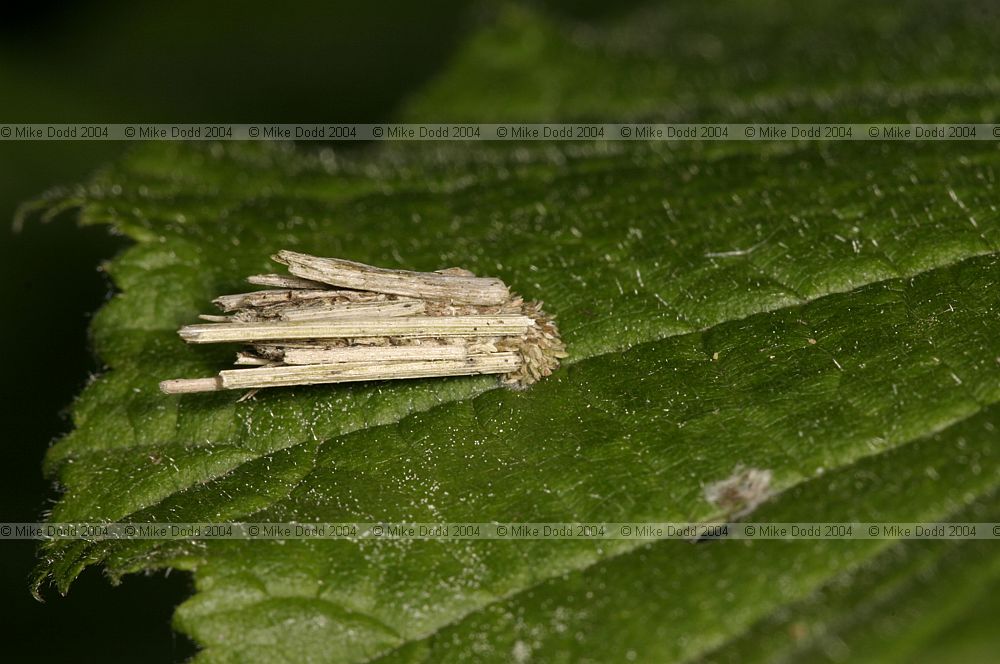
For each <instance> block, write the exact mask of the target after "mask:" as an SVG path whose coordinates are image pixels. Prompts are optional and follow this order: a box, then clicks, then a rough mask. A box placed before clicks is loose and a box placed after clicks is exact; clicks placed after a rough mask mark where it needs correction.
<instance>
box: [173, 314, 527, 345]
mask: <svg viewBox="0 0 1000 664" xmlns="http://www.w3.org/2000/svg"><path fill="white" fill-rule="evenodd" d="M532 325H534V320H532V319H531V318H528V317H527V316H450V317H449V316H406V317H402V318H381V317H379V318H351V319H347V320H331V321H276V322H273V323H270V322H269V323H208V324H205V325H186V326H184V327H182V328H181V329H180V335H181V338H182V339H184V340H185V341H187V342H188V343H193V344H211V343H224V342H243V343H249V342H253V341H274V340H280V339H328V338H342V339H347V338H354V337H381V336H390V337H475V336H516V335H520V334H525V333H527V331H528V328H529V327H531V326H532Z"/></svg>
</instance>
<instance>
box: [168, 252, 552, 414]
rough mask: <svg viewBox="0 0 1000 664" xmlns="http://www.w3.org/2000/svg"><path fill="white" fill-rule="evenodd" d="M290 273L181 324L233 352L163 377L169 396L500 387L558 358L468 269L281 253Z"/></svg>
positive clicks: (534, 309)
mask: <svg viewBox="0 0 1000 664" xmlns="http://www.w3.org/2000/svg"><path fill="white" fill-rule="evenodd" d="M274 258H275V260H277V261H278V262H281V263H284V264H285V265H287V266H288V267H289V270H290V272H291V273H292V274H291V275H278V274H262V275H254V276H251V277H249V278H248V281H249V282H250V283H252V284H255V285H260V286H266V287H267V289H266V290H259V291H254V292H250V293H237V294H235V295H223V296H221V297H219V298H216V299H215V300H214V302H215V304H216V305H217V306H218V307H219V308H220V309H222V311H223V312H224V315H202V316H201V318H202V319H203V320H205V321H208V323H207V324H199V325H188V326H185V327H182V328H181V329H180V331H179V332H180V336H181V337H182V338H183V339H184V340H185V341H187V342H189V343H198V344H203V343H242V344H244V349H243V350H241V351H240V352H239V353H238V354H237V357H236V366H238V367H249V368H240V369H234V370H226V371H222V372H220V373H219V375H218V376H214V377H211V378H194V379H180V380H168V381H164V382H162V383H161V384H160V388H161V389H162V390H163V391H164V392H166V393H168V394H188V393H194V392H212V391H216V390H222V389H247V390H249V392H247V393H246V395H244V396H245V397H248V396H250V395H253V394H255V393H256V392H257V390H259V389H261V388H265V387H278V386H287V385H308V384H315V383H341V382H354V381H365V380H396V379H408V378H429V377H436V376H459V375H470V374H502V376H501V380H502V381H503V383H504V384H506V385H509V386H511V387H518V388H520V387H525V386H527V385H530V384H531V383H533V382H535V381H537V380H539V379H541V378H543V377H545V376H548V375H549V374H551V373H552V372H553V371H554V370H555V369H556V368H557V367H558V366H559V360H560V359H561V358H564V357H566V351H565V347H564V346H563V343H562V341H561V340H560V338H559V332H558V330H557V329H556V326H555V323H554V322H553V320H552V318H551V317H550V316H548V315H547V314H546V313H545V312H544V311H542V309H541V303H540V302H525V301H524V300H522V299H521V298H520V297H519V296H518V295H516V294H512V293H510V291H509V290H508V289H507V286H506V285H505V284H504V283H503V282H502V281H500V280H499V279H493V278H482V277H476V276H475V275H473V274H472V273H471V272H469V271H468V270H464V269H461V268H447V269H444V270H439V271H437V272H406V271H402V270H386V269H382V268H376V267H371V266H368V265H362V264H360V263H354V262H352V261H345V260H340V259H335V258H320V257H316V256H308V255H306V254H300V253H297V252H291V251H282V252H279V254H278V255H277V256H275V257H274Z"/></svg>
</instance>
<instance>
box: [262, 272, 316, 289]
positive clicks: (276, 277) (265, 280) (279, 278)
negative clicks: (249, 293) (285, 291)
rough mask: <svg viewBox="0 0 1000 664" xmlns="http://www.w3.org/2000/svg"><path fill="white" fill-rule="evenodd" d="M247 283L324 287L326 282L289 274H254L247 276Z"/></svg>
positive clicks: (278, 286)
mask: <svg viewBox="0 0 1000 664" xmlns="http://www.w3.org/2000/svg"><path fill="white" fill-rule="evenodd" d="M247 283H250V284H253V285H254V286H269V287H270V288H309V289H317V288H326V284H322V283H320V282H318V281H310V280H309V279H303V278H302V277H295V276H292V275H290V274H254V275H251V276H249V277H247Z"/></svg>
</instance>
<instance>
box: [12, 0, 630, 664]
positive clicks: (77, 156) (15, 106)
mask: <svg viewBox="0 0 1000 664" xmlns="http://www.w3.org/2000/svg"><path fill="white" fill-rule="evenodd" d="M545 4H546V7H547V8H548V9H549V10H552V11H556V12H565V13H569V14H572V15H574V16H575V17H577V18H588V17H591V16H597V15H600V14H604V13H607V12H608V11H618V10H620V9H622V7H623V4H618V5H614V6H609V5H610V4H611V3H599V2H593V1H587V2H569V1H568V0H558V1H551V2H547V3H545ZM624 4H627V5H631V4H636V3H632V2H629V3H624ZM487 14H488V10H486V9H484V8H483V7H481V6H480V7H473V8H471V9H470V8H469V7H468V6H467V5H466V4H465V3H460V2H457V1H445V2H441V1H433V2H423V3H407V2H391V3H377V4H376V3H320V2H303V3H296V4H295V5H294V6H293V5H288V4H277V5H276V4H274V3H267V2H262V1H260V0H250V1H248V2H243V3H240V4H239V5H228V4H226V5H213V4H211V3H207V4H206V3H196V2H192V1H190V0H180V1H178V2H173V3H168V4H163V5H157V4H150V3H142V4H140V3H129V2H124V0H103V1H94V0H92V1H89V2H88V1H83V2H74V3H70V2H65V1H63V2H48V3H19V4H17V5H14V6H12V7H9V8H5V12H4V17H3V20H2V21H0V99H2V100H3V102H2V104H0V122H4V123H28V122H37V123H41V122H211V121H225V122H383V121H387V120H390V119H392V118H393V114H394V111H395V109H396V108H397V107H398V106H399V105H400V104H401V103H402V102H403V100H405V99H406V97H407V96H408V95H409V94H410V93H411V92H412V91H414V90H416V89H418V88H419V87H420V86H421V85H422V84H424V83H425V82H426V81H427V80H428V79H430V78H431V77H433V76H434V75H435V72H437V71H439V70H440V69H441V68H442V67H444V66H445V65H446V64H447V62H448V58H449V56H450V55H451V53H452V52H453V51H454V49H455V47H456V46H457V45H458V44H459V43H460V41H461V39H462V37H463V35H464V34H465V33H466V32H467V31H468V30H469V29H470V28H471V27H472V26H473V25H475V24H476V22H479V21H483V20H488V16H487ZM442 120H444V118H442ZM340 147H341V149H364V146H358V145H345V146H340ZM126 149H128V144H126V143H113V142H106V143H98V142H93V143H91V142H30V143H28V142H26V143H16V142H0V221H2V223H0V271H2V283H3V284H4V289H5V292H6V300H7V301H6V303H5V307H4V316H3V320H4V323H5V324H4V325H3V326H2V327H0V329H2V331H0V343H2V347H3V348H4V349H6V350H7V356H8V357H7V358H6V362H7V371H6V372H5V374H6V380H4V381H2V388H0V389H2V390H3V393H2V395H0V396H2V403H3V404H4V406H5V408H4V410H3V412H4V413H5V415H6V417H5V422H4V423H3V426H4V430H5V432H6V435H5V436H4V440H5V444H4V445H3V446H2V447H0V463H2V467H3V469H4V471H5V476H4V481H3V482H2V483H0V521H19V522H31V521H36V520H38V519H39V517H40V516H41V515H42V514H43V512H44V511H45V510H46V508H47V507H48V505H50V504H51V501H52V499H53V498H54V497H55V495H56V490H55V487H53V486H52V485H51V483H50V482H49V481H47V480H45V479H44V478H43V477H42V473H41V463H42V458H43V456H44V454H45V450H46V449H47V447H48V445H49V444H50V443H51V442H52V441H53V440H54V439H56V438H58V437H59V436H60V435H62V434H64V433H66V432H67V431H68V430H69V428H70V426H71V423H70V422H69V420H68V418H67V416H66V407H67V406H68V405H69V403H70V402H71V400H72V398H73V396H74V395H75V394H76V393H78V392H79V390H80V389H81V387H82V386H83V385H84V383H85V382H86V381H87V379H88V376H89V375H91V374H92V373H94V372H97V371H99V370H100V367H99V366H98V364H97V362H96V360H95V358H94V357H93V356H92V354H91V353H90V349H89V346H88V341H87V326H88V324H89V317H90V315H91V314H92V313H93V312H94V311H95V310H96V309H97V308H98V307H99V306H100V305H101V303H102V302H103V301H104V300H105V299H106V298H107V297H108V296H109V295H110V292H111V284H110V283H109V282H108V281H107V280H106V279H105V278H104V277H103V275H102V274H101V273H100V271H99V270H98V266H99V265H100V263H101V262H102V261H103V260H105V259H107V258H110V257H111V256H113V255H114V254H115V253H116V252H117V251H119V250H120V249H121V248H123V247H124V246H125V240H122V239H120V238H115V237H112V236H110V235H109V233H108V232H107V230H106V229H104V228H86V229H81V228H78V227H76V226H75V224H74V223H72V222H73V218H72V213H68V214H65V215H63V217H62V218H59V219H57V220H56V221H54V222H52V223H48V224H42V223H40V222H38V221H37V220H36V221H32V222H31V223H28V224H27V225H26V226H25V228H24V229H23V230H21V231H20V232H14V230H13V225H12V220H13V216H14V213H15V210H16V209H17V207H18V205H19V204H20V203H22V202H24V201H27V200H30V199H32V198H34V197H36V196H38V195H39V194H41V193H42V192H43V191H45V190H47V189H49V188H51V187H54V186H60V185H72V184H75V183H79V182H82V181H85V180H86V179H87V177H88V176H89V174H91V173H92V172H93V171H95V170H96V169H98V168H100V167H101V166H102V165H103V164H105V163H107V162H109V161H111V160H113V159H114V158H115V157H116V155H118V154H120V153H121V151H123V150H126ZM34 561H35V545H34V543H32V542H8V543H4V544H3V546H2V547H0V599H2V601H0V624H2V625H3V626H4V628H5V631H6V633H7V634H9V635H11V636H12V637H15V638H16V639H18V641H19V642H21V643H23V644H26V645H28V646H31V647H32V650H33V652H34V656H33V659H51V660H58V661H64V660H66V659H67V658H70V657H73V658H74V659H75V660H77V661H85V660H87V659H91V658H94V655H93V653H94V652H95V650H94V648H93V645H94V641H95V638H96V639H99V640H100V644H101V650H100V652H101V656H100V660H101V661H134V660H135V659H137V658H138V657H141V658H142V659H143V660H145V661H150V662H156V661H163V662H172V661H181V660H184V659H186V658H187V657H189V656H190V655H191V654H193V653H194V647H193V646H192V644H190V643H189V642H187V641H186V640H185V639H184V638H183V637H181V636H178V635H175V634H174V633H173V632H172V630H171V629H170V616H171V614H172V611H173V607H174V606H175V605H176V604H178V603H179V602H180V601H181V600H183V599H184V598H185V597H186V596H187V595H188V594H189V592H190V588H189V584H190V579H189V578H188V577H187V576H186V575H183V574H174V575H172V576H166V575H163V574H154V575H151V576H148V577H133V578H130V579H129V580H128V582H127V583H125V584H123V585H122V586H119V587H117V588H116V587H112V586H111V585H110V583H109V582H108V580H107V579H105V578H104V577H103V576H102V575H101V572H100V571H99V570H96V569H93V568H91V569H89V570H88V571H87V572H85V573H84V574H83V575H82V576H81V578H80V579H79V580H78V581H77V582H76V583H75V585H74V587H73V589H72V590H71V591H70V593H69V595H68V596H66V597H60V596H59V595H58V594H57V593H55V592H54V591H52V590H49V591H48V593H47V595H46V598H45V599H46V601H45V602H44V603H40V602H37V601H36V600H34V599H33V598H32V597H31V596H30V594H29V593H28V580H29V576H30V573H31V570H32V568H33V566H34ZM109 634H110V635H111V638H107V635H109ZM95 635H99V636H95ZM81 648H85V650H82V651H81ZM82 653H85V654H82ZM25 654H27V651H25Z"/></svg>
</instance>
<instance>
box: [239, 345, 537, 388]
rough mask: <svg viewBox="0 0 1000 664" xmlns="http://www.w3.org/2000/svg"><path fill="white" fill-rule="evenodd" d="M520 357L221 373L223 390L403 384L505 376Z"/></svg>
mask: <svg viewBox="0 0 1000 664" xmlns="http://www.w3.org/2000/svg"><path fill="white" fill-rule="evenodd" d="M518 362H519V358H518V356H517V353H489V354H486V355H473V356H470V357H468V358H466V359H464V360H415V361H410V362H394V363H390V364H386V363H383V362H349V363H343V364H310V365H304V366H284V367H261V368H259V369H234V370H228V371H220V372H219V380H220V381H221V385H222V389H226V390H242V389H249V388H262V387H282V386H289V385H316V384H319V383H350V382H357V381H364V380H402V379H406V378H435V377H440V376H471V375H474V374H502V373H509V372H511V371H513V370H514V369H516V368H517V365H518Z"/></svg>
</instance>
